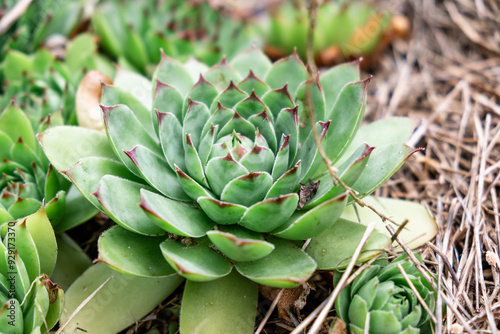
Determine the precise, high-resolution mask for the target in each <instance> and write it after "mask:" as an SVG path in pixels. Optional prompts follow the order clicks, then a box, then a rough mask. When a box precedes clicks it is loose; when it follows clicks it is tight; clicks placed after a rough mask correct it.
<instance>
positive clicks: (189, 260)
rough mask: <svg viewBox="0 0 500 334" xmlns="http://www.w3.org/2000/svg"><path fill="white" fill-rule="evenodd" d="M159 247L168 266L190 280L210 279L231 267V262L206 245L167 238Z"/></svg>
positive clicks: (226, 271) (227, 271)
mask: <svg viewBox="0 0 500 334" xmlns="http://www.w3.org/2000/svg"><path fill="white" fill-rule="evenodd" d="M160 247H161V251H162V252H163V256H164V257H165V259H166V260H167V262H168V263H169V264H170V266H171V267H172V268H174V270H175V271H177V273H179V275H181V276H183V277H185V278H187V279H189V280H190V281H196V282H205V281H212V280H215V279H217V278H220V277H223V276H226V275H227V274H229V273H230V272H231V269H232V266H231V263H229V261H228V260H227V259H226V258H224V257H223V256H222V255H220V254H218V253H217V252H216V251H214V250H213V249H211V248H210V247H209V246H208V245H203V244H198V245H196V244H195V245H183V244H181V243H178V242H175V241H174V240H171V239H167V240H165V241H164V242H163V243H162V244H161V245H160Z"/></svg>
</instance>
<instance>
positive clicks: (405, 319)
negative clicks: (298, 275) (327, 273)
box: [334, 254, 437, 334]
mask: <svg viewBox="0 0 500 334" xmlns="http://www.w3.org/2000/svg"><path fill="white" fill-rule="evenodd" d="M415 255H416V256H417V257H418V259H419V260H420V261H421V260H422V259H421V257H420V255H419V254H415ZM398 264H400V265H401V266H402V267H403V270H404V271H405V272H406V274H407V275H408V278H409V280H410V281H411V282H412V284H413V285H414V286H415V289H416V290H417V291H418V293H419V295H420V297H422V299H423V300H424V301H425V303H426V304H427V306H428V307H429V309H430V311H431V312H434V311H435V308H436V297H437V295H436V292H435V290H434V289H433V288H432V286H431V285H430V284H429V283H428V282H427V280H426V279H425V278H424V277H422V275H421V274H420V272H419V271H418V270H417V268H416V267H415V264H414V263H413V262H412V261H410V259H409V258H408V255H406V254H404V255H402V256H400V257H398V258H396V259H394V260H393V261H392V262H391V263H390V264H388V261H387V259H381V260H376V261H375V262H374V263H373V264H371V265H370V267H369V268H367V269H365V270H364V271H363V272H362V273H361V275H359V276H358V277H356V279H355V280H354V281H353V282H352V283H351V284H350V285H349V286H347V287H346V288H344V289H343V290H342V291H341V292H340V294H339V296H338V298H337V299H336V300H335V310H336V311H337V315H338V316H339V317H340V318H341V319H342V320H343V321H345V322H346V323H347V324H348V326H349V332H350V333H355V334H357V333H373V334H378V333H380V334H382V333H383V334H391V333H394V334H396V333H415V334H417V333H433V330H432V329H431V321H430V320H431V318H430V316H429V314H428V313H427V311H426V310H425V309H424V308H423V307H422V305H421V304H420V302H419V300H418V298H417V296H416V294H415V293H414V292H413V290H412V289H411V287H410V285H409V284H408V282H407V281H406V279H405V278H404V276H403V274H402V273H401V271H400V270H399V268H398V266H397V265H398ZM341 276H342V274H341V273H340V272H338V271H337V272H335V274H334V283H335V284H337V282H338V281H339V280H340V277H341Z"/></svg>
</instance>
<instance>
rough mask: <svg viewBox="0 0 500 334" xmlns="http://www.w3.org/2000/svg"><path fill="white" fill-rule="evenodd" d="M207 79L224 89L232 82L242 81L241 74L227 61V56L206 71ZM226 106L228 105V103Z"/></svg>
mask: <svg viewBox="0 0 500 334" xmlns="http://www.w3.org/2000/svg"><path fill="white" fill-rule="evenodd" d="M205 79H207V80H208V81H210V82H211V83H212V84H213V85H214V86H215V87H217V88H218V89H224V88H225V87H227V86H228V85H229V83H230V82H232V81H235V82H238V81H240V80H241V76H240V75H239V74H238V72H236V71H235V70H234V68H232V67H231V66H230V65H229V64H228V63H227V62H226V58H223V59H222V60H221V61H220V62H219V63H218V64H216V65H215V66H213V67H211V68H210V69H209V70H208V71H207V72H206V73H205ZM223 105H224V104H223ZM224 106H225V107H227V106H226V105H224Z"/></svg>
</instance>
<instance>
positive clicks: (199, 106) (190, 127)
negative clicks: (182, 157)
mask: <svg viewBox="0 0 500 334" xmlns="http://www.w3.org/2000/svg"><path fill="white" fill-rule="evenodd" d="M209 117H210V111H209V110H208V107H207V106H206V105H205V104H204V103H201V102H194V101H192V100H189V104H188V109H187V111H186V116H185V117H184V122H183V127H182V131H183V134H184V135H186V134H189V135H190V136H191V141H192V143H193V145H194V147H195V148H198V145H199V144H200V140H201V130H202V129H203V127H204V126H205V124H206V122H207V120H208V118H209Z"/></svg>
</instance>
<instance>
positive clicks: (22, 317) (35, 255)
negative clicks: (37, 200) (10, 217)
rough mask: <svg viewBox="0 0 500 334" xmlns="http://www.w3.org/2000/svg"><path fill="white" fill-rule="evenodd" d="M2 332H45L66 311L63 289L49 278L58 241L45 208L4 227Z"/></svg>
mask: <svg viewBox="0 0 500 334" xmlns="http://www.w3.org/2000/svg"><path fill="white" fill-rule="evenodd" d="M2 232H3V233H2V235H4V239H3V242H1V243H0V252H1V253H2V256H1V257H0V302H1V305H2V306H1V308H0V332H2V333H12V334H17V333H46V332H47V331H48V330H50V329H51V328H52V327H54V325H55V324H56V323H57V321H58V320H59V317H60V315H61V313H62V310H63V301H64V293H63V290H62V289H61V288H60V287H59V286H58V285H57V284H55V283H53V282H52V281H51V280H50V279H49V277H48V276H47V275H48V274H50V273H51V272H52V270H53V268H54V265H55V262H56V255H57V246H56V238H55V235H54V231H53V230H52V226H51V224H50V222H49V220H48V218H47V216H46V215H45V212H44V210H43V209H41V210H39V211H37V212H35V213H34V214H32V215H30V216H28V217H26V218H23V219H20V220H18V221H17V222H16V221H12V222H9V223H8V224H7V225H5V226H4V228H2Z"/></svg>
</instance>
